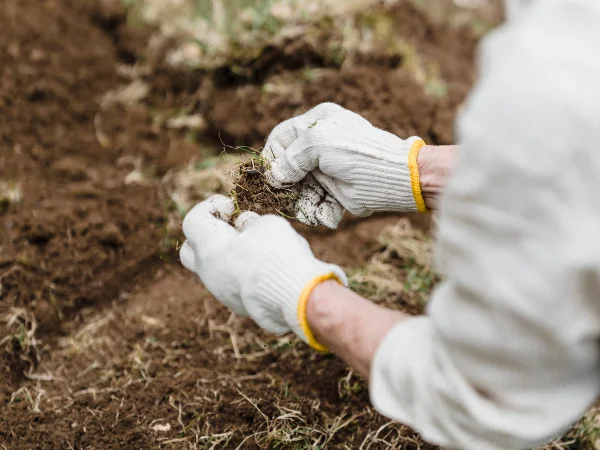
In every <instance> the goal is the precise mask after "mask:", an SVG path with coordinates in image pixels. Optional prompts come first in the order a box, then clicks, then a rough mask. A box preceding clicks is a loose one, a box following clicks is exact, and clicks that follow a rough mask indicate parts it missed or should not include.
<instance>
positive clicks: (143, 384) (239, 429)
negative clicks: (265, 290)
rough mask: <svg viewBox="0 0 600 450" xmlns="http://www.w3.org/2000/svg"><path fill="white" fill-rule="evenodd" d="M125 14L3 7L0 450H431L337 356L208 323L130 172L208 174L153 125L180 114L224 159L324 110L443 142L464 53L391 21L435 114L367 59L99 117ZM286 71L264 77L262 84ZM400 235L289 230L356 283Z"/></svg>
mask: <svg viewBox="0 0 600 450" xmlns="http://www.w3.org/2000/svg"><path fill="white" fill-rule="evenodd" d="M119 5H120V2H110V1H99V0H98V1H92V0H86V1H83V0H4V1H3V4H2V8H0V28H1V29H2V32H1V33H0V146H1V152H0V181H2V182H6V183H9V184H12V185H18V186H19V187H20V189H21V190H22V199H21V201H20V202H14V203H8V204H4V203H3V204H1V205H0V221H1V228H0V229H1V230H2V232H1V233H0V319H1V320H2V322H0V324H2V328H1V331H0V340H1V341H2V346H1V347H0V374H1V375H0V376H1V377H2V378H0V404H1V408H0V444H1V445H0V447H2V448H7V449H30V448H40V449H88V448H89V449H92V448H95V449H109V450H110V449H120V450H128V449H141V448H144V449H146V448H157V447H159V446H161V447H164V448H182V449H187V448H313V447H314V448H371V449H375V448H388V446H389V443H390V442H391V443H395V445H397V446H404V447H405V448H429V447H428V446H427V445H426V444H423V443H422V442H421V441H420V440H419V438H418V436H416V435H415V434H414V433H413V432H411V431H410V430H408V429H406V428H405V427H402V426H399V425H397V424H391V423H389V422H388V421H387V420H385V419H384V418H382V417H380V416H378V415H377V414H376V413H375V412H374V411H373V410H372V409H371V408H370V407H369V400H368V391H367V388H366V384H365V383H364V381H362V380H360V379H359V377H357V376H356V375H355V374H353V373H352V372H351V371H349V369H348V368H347V367H346V366H345V365H344V364H343V363H341V362H340V361H339V360H337V359H336V358H335V357H333V356H331V355H317V354H315V353H313V352H312V351H310V350H309V349H308V348H306V347H305V346H304V345H302V344H300V343H298V342H296V341H294V340H291V341H290V340H289V339H287V338H282V339H277V338H274V337H272V336H268V335H266V334H264V333H262V332H261V331H260V330H258V329H257V328H256V327H255V326H254V325H253V324H252V323H251V322H250V321H247V320H240V319H239V318H236V317H234V316H232V315H230V313H229V312H228V311H227V310H225V309H224V308H222V307H221V306H219V305H218V304H217V303H216V301H214V300H213V299H212V298H211V296H210V295H209V294H208V293H207V292H206V290H205V289H204V288H203V287H202V285H201V284H200V283H199V282H198V281H197V280H196V278H195V277H194V276H193V275H191V274H189V273H187V272H185V271H184V270H182V269H181V268H180V267H179V264H178V262H177V256H176V254H177V253H176V248H174V246H173V245H171V244H172V242H173V240H172V239H170V237H169V236H168V233H169V232H168V230H167V213H168V211H169V208H170V206H169V200H168V197H167V196H166V195H165V194H164V192H163V191H162V189H161V187H160V185H157V184H156V183H145V182H142V181H140V182H137V183H136V182H130V181H128V180H130V179H131V177H130V175H131V173H132V172H134V171H135V170H137V169H139V168H140V167H143V168H145V169H148V168H151V169H152V171H153V173H154V174H155V175H156V176H157V177H158V178H160V176H161V175H164V174H165V173H167V172H168V171H170V170H176V169H177V168H178V167H182V166H184V165H185V164H187V163H188V162H189V161H190V160H191V159H192V158H198V157H200V158H201V157H202V155H201V154H200V153H199V148H200V147H199V146H198V145H197V143H194V142H193V141H190V139H188V137H189V136H188V135H187V134H186V133H185V132H184V131H181V130H174V129H166V128H164V127H161V126H160V125H157V123H156V121H155V120H154V118H155V113H156V111H157V110H168V109H170V108H177V107H180V106H181V105H183V104H189V102H188V100H189V99H190V98H195V99H196V100H195V101H197V103H198V104H197V105H196V106H195V108H196V109H197V110H198V111H199V112H201V113H202V114H203V115H204V117H205V118H206V120H207V122H208V124H209V128H208V130H207V131H206V132H205V138H206V139H209V140H211V139H212V140H215V141H216V140H217V139H218V137H219V135H220V136H221V138H222V139H224V140H226V141H228V142H231V144H232V145H238V144H244V145H253V146H260V145H261V144H262V143H263V142H264V139H265V138H266V136H267V135H268V133H269V131H270V130H271V129H272V127H273V126H275V125H276V124H277V123H278V122H280V121H282V120H284V119H286V118H289V117H290V116H291V115H293V114H296V113H298V112H302V110H304V109H308V108H310V107H312V106H314V105H316V104H318V103H320V102H322V101H335V102H339V103H341V104H342V105H344V106H346V107H348V108H351V109H353V110H355V111H357V112H359V113H361V114H363V115H365V116H366V117H367V118H368V119H369V120H371V121H372V122H373V123H374V124H375V125H378V126H382V127H385V128H386V129H388V130H390V131H392V132H395V133H397V134H399V135H401V136H409V135H412V134H418V135H420V136H422V137H423V138H424V139H426V140H427V141H428V142H432V143H449V142H451V141H452V122H453V119H454V117H455V113H456V110H457V108H458V107H459V105H460V103H461V102H462V100H463V99H464V95H465V94H466V92H467V91H468V88H469V86H470V84H471V81H472V78H473V73H472V64H471V60H472V56H473V48H474V45H475V38H474V37H473V36H471V35H470V34H468V33H467V32H465V31H452V30H448V29H439V28H437V27H435V26H433V25H432V24H431V23H430V22H429V21H428V20H427V19H426V18H425V17H424V16H423V15H422V14H420V13H418V12H417V11H416V10H414V9H413V8H412V7H410V6H408V5H407V4H404V3H402V4H401V5H400V6H397V7H395V9H393V10H392V11H391V14H393V15H394V17H396V20H397V21H398V23H400V24H402V26H401V27H399V29H398V33H400V34H402V35H404V36H406V37H407V38H408V39H410V40H411V42H412V43H413V44H414V45H415V48H417V50H418V51H419V52H421V54H422V55H423V58H424V59H425V60H430V61H436V63H437V64H439V67H440V74H441V76H442V77H443V78H444V80H446V82H447V84H448V92H447V95H444V96H441V97H436V96H431V95H428V94H426V93H425V91H424V88H423V86H422V85H421V84H419V83H418V82H417V81H415V78H414V76H413V75H412V74H411V72H410V71H408V70H407V69H405V68H404V67H403V65H402V63H401V62H399V61H396V60H394V61H390V60H388V59H386V58H381V59H377V58H374V59H373V60H372V61H363V62H360V63H358V64H357V65H356V66H352V67H348V68H343V69H342V70H338V69H332V68H329V69H326V70H323V71H322V72H320V75H319V76H318V77H315V78H313V79H310V80H309V79H307V80H305V81H304V82H303V83H301V84H300V85H298V86H295V87H294V91H293V92H280V93H279V94H277V93H273V92H268V91H266V90H265V89H263V88H262V87H261V85H259V84H258V83H257V82H256V80H252V81H253V82H252V83H247V82H242V81H240V80H233V81H232V80H225V81H223V80H219V79H218V78H217V79H214V77H213V76H212V75H211V74H201V73H193V72H187V73H182V72H176V71H173V70H169V69H165V68H163V67H161V66H160V65H159V66H157V67H155V68H154V70H153V71H152V72H151V73H150V74H146V75H145V77H146V79H145V81H146V82H147V83H149V85H150V92H149V93H148V95H147V96H146V97H145V98H144V100H142V101H140V102H137V103H135V104H128V105H112V106H110V107H105V106H103V99H104V98H105V95H106V94H107V93H108V92H110V91H113V90H114V89H116V88H117V87H119V86H121V85H123V84H128V83H129V81H130V80H128V79H126V78H125V77H124V75H123V71H122V70H119V67H120V66H122V65H123V64H132V63H134V62H136V59H137V58H140V57H141V56H140V55H143V51H144V45H145V44H144V43H145V42H146V37H147V36H146V35H145V32H144V31H143V30H139V29H135V28H129V27H126V26H125V11H123V10H122V8H121V7H120V6H119ZM310 63H311V64H316V63H315V62H314V61H312V62H310ZM296 65H297V61H296V62H294V67H286V65H285V64H279V65H276V66H273V67H270V68H269V70H270V73H269V77H273V76H281V75H285V74H286V73H287V72H290V73H291V72H293V71H294V70H296V69H297V67H296ZM263 66H264V65H263ZM263 66H261V67H263ZM314 69H321V68H320V67H314ZM220 81H223V82H220ZM262 81H264V80H261V82H262ZM201 88H202V89H203V91H201V92H200V91H198V90H199V89H201ZM199 92H200V94H199ZM397 219H398V218H397V217H395V216H378V217H374V218H370V219H368V220H365V219H350V220H347V221H346V222H345V223H344V225H343V226H342V228H341V229H340V230H339V231H337V232H336V233H333V232H330V231H324V230H308V229H305V228H300V227H299V229H300V230H301V232H302V233H303V234H304V235H305V236H306V237H307V238H308V239H309V241H310V243H311V245H312V247H313V249H314V251H315V254H316V255H317V257H319V258H323V259H325V260H327V261H330V262H334V263H338V264H340V265H342V266H343V267H345V268H348V269H352V268H355V267H359V266H360V265H361V264H364V263H365V262H366V261H367V260H368V258H369V256H370V255H371V254H372V253H373V251H374V250H375V249H376V247H377V243H376V237H377V235H378V233H379V232H380V231H381V230H382V229H383V227H384V226H385V225H388V224H390V223H393V222H395V221H396V220H397ZM291 441H295V444H293V445H292V444H290V442H291ZM294 445H295V447H294ZM419 446H420V447H419Z"/></svg>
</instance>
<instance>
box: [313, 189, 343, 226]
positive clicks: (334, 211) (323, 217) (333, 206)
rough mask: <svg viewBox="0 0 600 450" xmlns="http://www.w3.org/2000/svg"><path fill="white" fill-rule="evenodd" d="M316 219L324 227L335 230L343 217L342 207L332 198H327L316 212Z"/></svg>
mask: <svg viewBox="0 0 600 450" xmlns="http://www.w3.org/2000/svg"><path fill="white" fill-rule="evenodd" d="M315 215H316V218H317V220H318V221H319V223H320V224H321V225H323V226H324V227H327V228H330V229H332V230H335V229H336V228H337V227H338V225H339V224H340V222H341V221H342V217H343V216H344V207H343V206H342V205H341V204H340V203H339V202H338V201H337V200H335V199H334V198H332V197H330V196H328V197H327V200H325V201H324V202H323V203H321V204H320V205H319V206H318V208H317V212H316V214H315Z"/></svg>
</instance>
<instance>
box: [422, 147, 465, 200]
mask: <svg viewBox="0 0 600 450" xmlns="http://www.w3.org/2000/svg"><path fill="white" fill-rule="evenodd" d="M457 151H458V146H456V145H425V146H423V147H422V148H421V150H420V151H419V156H418V158H417V165H418V167H419V179H420V182H421V193H422V194H423V199H424V200H425V204H426V205H427V208H429V209H430V210H433V211H435V210H437V209H438V205H439V196H440V194H441V193H442V191H443V190H444V186H445V185H446V180H447V179H448V175H449V174H450V172H451V170H452V168H453V167H454V165H455V164H456V155H457Z"/></svg>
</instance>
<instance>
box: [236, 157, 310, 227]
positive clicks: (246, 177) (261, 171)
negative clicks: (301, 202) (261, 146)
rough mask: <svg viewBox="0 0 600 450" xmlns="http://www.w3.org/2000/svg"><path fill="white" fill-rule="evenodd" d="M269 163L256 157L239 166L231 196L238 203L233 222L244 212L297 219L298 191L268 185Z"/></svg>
mask: <svg viewBox="0 0 600 450" xmlns="http://www.w3.org/2000/svg"><path fill="white" fill-rule="evenodd" d="M267 164H268V163H267V162H266V161H264V160H263V159H261V158H258V157H255V158H252V160H251V161H248V162H246V163H244V164H242V165H240V166H239V178H238V180H237V181H236V183H235V188H234V189H233V191H232V192H231V196H232V197H233V199H234V201H235V202H236V214H234V217H233V218H232V221H233V220H235V218H236V217H237V216H238V215H239V214H240V213H242V212H244V211H254V212H255V213H257V214H259V215H265V214H276V215H279V216H283V217H287V218H293V217H295V212H294V205H295V204H296V200H297V199H298V195H299V194H298V191H297V190H296V189H293V188H292V189H277V188H274V187H272V186H271V185H269V183H267V180H266V177H265V171H266V169H267Z"/></svg>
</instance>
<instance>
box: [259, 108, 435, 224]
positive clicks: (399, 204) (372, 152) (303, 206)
mask: <svg viewBox="0 0 600 450" xmlns="http://www.w3.org/2000/svg"><path fill="white" fill-rule="evenodd" d="M424 144H425V143H424V142H423V140H422V139H420V138H419V137H416V136H414V137H410V138H408V139H406V140H402V139H400V138H399V137H397V136H395V135H393V134H391V133H388V132H387V131H384V130H381V129H379V128H376V127H374V126H373V125H371V124H370V123H369V122H368V121H367V120H366V119H364V118H363V117H361V116H359V115H358V114H355V113H353V112H351V111H348V110H347V109H344V108H342V107H341V106H339V105H336V104H333V103H323V104H321V105H319V106H317V107H315V108H313V109H312V110H310V111H308V112H307V113H305V114H303V115H301V116H298V117H295V118H293V119H290V120H287V121H285V122H283V123H281V124H279V125H278V126H277V127H275V129H274V130H273V132H272V133H271V135H270V136H269V139H268V140H267V144H266V146H265V148H264V149H263V152H262V155H263V157H264V158H266V159H267V160H268V161H269V162H270V167H269V169H268V171H267V173H266V176H267V180H268V182H269V183H270V184H271V185H273V186H274V187H280V188H281V187H291V186H293V185H295V184H297V183H299V182H300V189H301V196H300V199H299V201H298V203H297V205H296V215H297V218H298V219H299V220H300V221H301V222H303V223H305V224H307V225H324V226H327V227H329V228H336V227H337V225H338V223H339V222H340V220H341V218H342V214H343V209H344V208H345V209H347V210H348V211H350V212H351V213H353V214H357V215H368V214H370V213H372V212H374V211H402V212H408V211H421V212H426V211H427V208H426V206H425V202H424V200H423V196H422V194H421V188H420V182H419V171H418V167H417V156H418V153H419V150H420V148H421V147H422V146H423V145H424ZM309 174H310V175H312V176H308V177H307V175H309ZM313 177H314V179H313ZM314 180H316V181H317V182H318V183H315V182H314Z"/></svg>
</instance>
